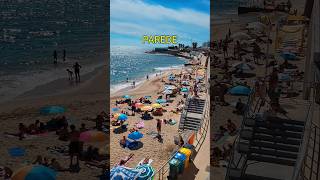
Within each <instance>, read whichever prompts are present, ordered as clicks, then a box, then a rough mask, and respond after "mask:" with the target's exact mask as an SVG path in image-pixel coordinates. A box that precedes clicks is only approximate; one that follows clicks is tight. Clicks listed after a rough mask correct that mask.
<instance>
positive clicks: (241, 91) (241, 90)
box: [229, 85, 251, 96]
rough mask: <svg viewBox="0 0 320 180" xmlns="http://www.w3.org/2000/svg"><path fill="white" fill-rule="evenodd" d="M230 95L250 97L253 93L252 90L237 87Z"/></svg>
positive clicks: (230, 91) (231, 90) (232, 89)
mask: <svg viewBox="0 0 320 180" xmlns="http://www.w3.org/2000/svg"><path fill="white" fill-rule="evenodd" d="M229 93H230V94H232V95H246V96H247V95H249V94H250V93H251V89H250V88H248V87H245V86H240V85H239V86H235V87H233V88H231V89H230V90H229Z"/></svg>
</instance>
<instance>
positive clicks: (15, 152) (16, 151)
mask: <svg viewBox="0 0 320 180" xmlns="http://www.w3.org/2000/svg"><path fill="white" fill-rule="evenodd" d="M8 153H9V154H10V156H12V157H20V156H24V155H25V153H26V150H25V149H22V148H19V147H14V148H10V149H8Z"/></svg>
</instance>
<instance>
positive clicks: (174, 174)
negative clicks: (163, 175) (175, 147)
mask: <svg viewBox="0 0 320 180" xmlns="http://www.w3.org/2000/svg"><path fill="white" fill-rule="evenodd" d="M180 164H181V162H180V161H179V160H178V159H175V158H172V159H171V160H170V161H169V176H170V179H172V180H176V179H178V174H179V166H181V165H180Z"/></svg>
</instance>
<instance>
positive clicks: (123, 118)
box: [117, 114, 128, 121]
mask: <svg viewBox="0 0 320 180" xmlns="http://www.w3.org/2000/svg"><path fill="white" fill-rule="evenodd" d="M117 119H118V120H120V121H126V120H127V119H128V116H127V115H125V114H120V115H119V116H118V118H117Z"/></svg>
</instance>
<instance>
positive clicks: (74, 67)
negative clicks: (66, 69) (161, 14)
mask: <svg viewBox="0 0 320 180" xmlns="http://www.w3.org/2000/svg"><path fill="white" fill-rule="evenodd" d="M80 68H81V66H80V64H79V63H78V62H76V63H75V64H74V65H73V69H74V73H75V76H76V82H80Z"/></svg>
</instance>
